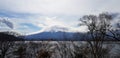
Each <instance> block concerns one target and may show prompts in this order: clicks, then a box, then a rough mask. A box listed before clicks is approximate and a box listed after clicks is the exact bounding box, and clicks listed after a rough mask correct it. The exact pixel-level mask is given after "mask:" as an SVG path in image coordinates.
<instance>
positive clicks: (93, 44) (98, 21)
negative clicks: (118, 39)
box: [80, 13, 112, 58]
mask: <svg viewBox="0 0 120 58" xmlns="http://www.w3.org/2000/svg"><path fill="white" fill-rule="evenodd" d="M111 19H112V16H111V15H109V14H108V13H102V14H99V15H98V16H95V15H85V16H83V17H82V18H81V19H80V21H81V22H82V25H85V26H87V27H88V30H89V31H88V34H87V35H86V36H87V38H85V40H86V41H87V42H88V43H89V47H90V48H91V51H90V52H91V55H92V57H93V58H101V56H102V52H103V50H102V48H103V41H104V40H108V39H107V38H106V34H107V32H108V31H109V29H110V28H111V25H110V21H111Z"/></svg>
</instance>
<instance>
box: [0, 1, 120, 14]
mask: <svg viewBox="0 0 120 58" xmlns="http://www.w3.org/2000/svg"><path fill="white" fill-rule="evenodd" d="M119 2H120V0H0V10H6V11H12V12H17V13H37V14H45V15H56V14H66V15H80V14H91V13H99V12H102V11H110V12H120V11H119V10H120V7H119Z"/></svg>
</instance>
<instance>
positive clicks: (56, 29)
mask: <svg viewBox="0 0 120 58" xmlns="http://www.w3.org/2000/svg"><path fill="white" fill-rule="evenodd" d="M68 31H69V29H68V28H67V27H62V26H51V27H47V28H45V29H43V30H42V32H68Z"/></svg>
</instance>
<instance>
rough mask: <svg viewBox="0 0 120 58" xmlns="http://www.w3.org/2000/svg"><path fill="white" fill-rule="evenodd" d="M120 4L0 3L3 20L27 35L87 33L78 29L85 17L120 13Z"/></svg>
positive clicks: (70, 0) (78, 0) (115, 0)
mask: <svg viewBox="0 0 120 58" xmlns="http://www.w3.org/2000/svg"><path fill="white" fill-rule="evenodd" d="M119 2H120V0H0V17H1V18H4V17H5V18H8V19H9V20H10V21H11V22H12V23H13V24H14V29H12V30H14V31H17V32H20V33H25V34H26V33H32V32H37V31H40V30H42V29H45V28H47V27H51V26H55V25H56V26H64V27H67V28H70V29H71V30H72V31H73V30H74V31H75V30H77V31H78V30H80V31H84V30H86V29H85V28H86V27H77V24H78V23H79V22H78V19H79V18H80V17H81V16H83V15H87V14H98V13H101V12H106V11H107V12H120V6H119ZM2 29H4V27H3V28H2ZM9 30H11V29H9Z"/></svg>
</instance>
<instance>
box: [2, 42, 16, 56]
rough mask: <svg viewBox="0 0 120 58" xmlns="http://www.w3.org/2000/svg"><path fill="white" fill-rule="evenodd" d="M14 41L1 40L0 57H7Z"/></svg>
mask: <svg viewBox="0 0 120 58" xmlns="http://www.w3.org/2000/svg"><path fill="white" fill-rule="evenodd" d="M13 44H14V42H13V41H0V51H1V53H0V58H5V56H6V54H7V52H8V50H9V49H10V48H11V47H12V46H13Z"/></svg>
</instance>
